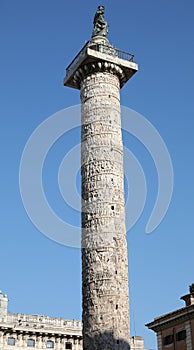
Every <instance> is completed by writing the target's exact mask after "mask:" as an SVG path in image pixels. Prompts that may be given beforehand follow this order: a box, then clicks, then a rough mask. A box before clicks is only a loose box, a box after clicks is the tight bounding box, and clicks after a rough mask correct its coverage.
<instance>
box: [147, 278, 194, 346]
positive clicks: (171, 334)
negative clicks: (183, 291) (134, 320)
mask: <svg viewBox="0 0 194 350" xmlns="http://www.w3.org/2000/svg"><path fill="white" fill-rule="evenodd" d="M181 299H182V300H184V301H185V307H183V308H181V309H178V310H176V311H173V312H170V313H168V314H166V315H163V316H160V317H157V318H155V319H154V321H153V322H150V323H148V324H147V325H146V326H147V327H148V328H149V329H152V330H153V331H154V332H156V334H157V341H158V350H193V349H194V284H193V285H191V286H190V293H189V294H187V295H185V296H183V297H181Z"/></svg>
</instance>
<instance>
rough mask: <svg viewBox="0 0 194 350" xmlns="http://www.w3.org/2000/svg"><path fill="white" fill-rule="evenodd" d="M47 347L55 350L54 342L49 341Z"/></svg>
mask: <svg viewBox="0 0 194 350" xmlns="http://www.w3.org/2000/svg"><path fill="white" fill-rule="evenodd" d="M46 347H47V348H49V349H53V348H54V342H53V341H52V340H48V341H47V343H46Z"/></svg>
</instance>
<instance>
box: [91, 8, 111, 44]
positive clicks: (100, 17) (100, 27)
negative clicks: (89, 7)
mask: <svg viewBox="0 0 194 350" xmlns="http://www.w3.org/2000/svg"><path fill="white" fill-rule="evenodd" d="M107 34H108V24H107V22H106V21H105V19H104V6H98V10H97V11H96V13H95V16H94V29H93V33H92V38H93V37H94V36H97V35H100V36H107Z"/></svg>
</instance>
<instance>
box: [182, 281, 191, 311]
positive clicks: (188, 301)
mask: <svg viewBox="0 0 194 350" xmlns="http://www.w3.org/2000/svg"><path fill="white" fill-rule="evenodd" d="M189 292H190V293H189V294H187V295H184V296H183V297H181V299H182V300H184V301H185V306H190V305H193V304H194V283H193V284H191V286H189Z"/></svg>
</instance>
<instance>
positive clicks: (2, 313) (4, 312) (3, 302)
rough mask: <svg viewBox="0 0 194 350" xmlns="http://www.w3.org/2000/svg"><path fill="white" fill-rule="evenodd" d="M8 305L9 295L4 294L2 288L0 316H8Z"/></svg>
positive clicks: (0, 292)
mask: <svg viewBox="0 0 194 350" xmlns="http://www.w3.org/2000/svg"><path fill="white" fill-rule="evenodd" d="M7 305H8V298H7V295H6V294H5V295H3V293H2V291H1V290H0V318H4V317H5V316H7Z"/></svg>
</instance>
